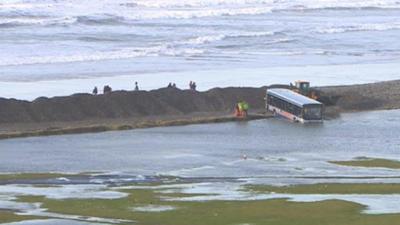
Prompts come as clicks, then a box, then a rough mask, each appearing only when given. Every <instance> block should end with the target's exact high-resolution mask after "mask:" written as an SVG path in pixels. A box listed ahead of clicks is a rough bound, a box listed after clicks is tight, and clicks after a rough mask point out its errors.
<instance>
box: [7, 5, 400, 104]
mask: <svg viewBox="0 0 400 225" xmlns="http://www.w3.org/2000/svg"><path fill="white" fill-rule="evenodd" d="M399 15H400V2H399V1H396V0H355V1H347V0H324V1H322V0H188V1H177V0H86V1H79V0H2V1H0V87H1V88H0V96H2V97H16V98H23V99H30V100H31V99H34V98H36V97H38V96H42V95H45V96H54V95H66V94H72V93H74V92H89V91H90V90H91V89H92V88H93V87H94V86H95V85H96V86H99V87H100V88H101V87H102V86H103V85H105V84H109V85H111V86H112V87H113V88H114V89H133V87H134V82H135V81H139V85H140V88H141V89H154V88H159V87H163V86H166V85H167V84H168V83H169V82H175V83H177V85H178V87H180V88H187V84H188V83H189V81H190V80H195V81H197V85H198V87H199V89H200V90H205V89H208V88H211V87H215V86H221V87H223V86H231V85H233V86H261V85H267V84H271V83H278V82H282V83H289V82H293V81H294V80H297V79H308V80H310V81H311V82H312V84H316V85H332V84H351V83H366V82H374V81H379V80H390V79H397V78H399V77H400V74H399V72H398V71H400V70H399V65H400V64H399V63H400V57H399V56H400V42H399V41H398V40H399V39H400V16H399Z"/></svg>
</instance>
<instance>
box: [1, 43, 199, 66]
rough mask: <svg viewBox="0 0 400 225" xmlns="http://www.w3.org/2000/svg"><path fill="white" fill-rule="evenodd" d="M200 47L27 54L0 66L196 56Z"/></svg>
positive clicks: (5, 60)
mask: <svg viewBox="0 0 400 225" xmlns="http://www.w3.org/2000/svg"><path fill="white" fill-rule="evenodd" d="M204 52H205V51H204V50H201V49H193V48H185V49H173V48H168V47H166V46H155V47H147V48H135V49H121V50H115V51H103V52H102V51H98V52H93V53H86V54H72V55H49V56H28V57H19V58H9V59H2V60H1V61H0V66H18V65H32V64H52V63H73V62H85V61H102V60H116V59H130V58H137V57H146V56H147V57H155V56H182V57H185V56H196V55H200V54H203V53H204Z"/></svg>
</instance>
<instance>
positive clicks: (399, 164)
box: [329, 157, 400, 169]
mask: <svg viewBox="0 0 400 225" xmlns="http://www.w3.org/2000/svg"><path fill="white" fill-rule="evenodd" d="M329 162H330V163H333V164H337V165H341V166H355V167H379V168H388V169H400V161H397V160H390V159H381V158H368V157H358V158H355V159H354V160H349V161H329Z"/></svg>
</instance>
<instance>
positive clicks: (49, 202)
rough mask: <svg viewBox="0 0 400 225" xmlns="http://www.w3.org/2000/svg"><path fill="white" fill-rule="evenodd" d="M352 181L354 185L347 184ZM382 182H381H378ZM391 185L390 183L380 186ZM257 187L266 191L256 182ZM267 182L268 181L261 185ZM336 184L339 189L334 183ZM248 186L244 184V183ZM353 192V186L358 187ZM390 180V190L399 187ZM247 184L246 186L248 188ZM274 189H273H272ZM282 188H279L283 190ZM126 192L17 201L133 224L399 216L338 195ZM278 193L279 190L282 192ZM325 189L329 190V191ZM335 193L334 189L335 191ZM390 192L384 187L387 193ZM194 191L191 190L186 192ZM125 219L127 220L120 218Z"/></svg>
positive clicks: (356, 224) (278, 223)
mask: <svg viewBox="0 0 400 225" xmlns="http://www.w3.org/2000/svg"><path fill="white" fill-rule="evenodd" d="M337 185H339V186H331V188H332V190H333V187H335V189H336V190H337V189H339V190H342V192H343V193H348V192H347V191H346V192H345V191H344V190H345V188H348V187H351V186H350V185H348V186H341V184H337ZM351 185H354V184H351ZM363 185H367V186H368V185H369V184H359V185H358V184H357V185H355V186H353V189H352V190H353V191H356V193H370V192H374V193H381V194H384V193H388V191H386V188H383V187H381V189H378V190H377V191H372V190H373V189H374V188H376V186H374V187H373V186H368V188H367V189H362V186H363ZM382 185H384V184H382ZM384 186H388V187H391V188H392V185H391V184H389V185H384ZM257 187H258V189H255V186H253V189H255V190H257V191H269V190H271V189H269V188H267V190H265V189H261V187H262V186H257ZM265 187H269V186H264V188H265ZM337 187H339V188H337ZM247 188H249V189H250V187H247ZM303 188H308V189H309V190H312V191H308V193H327V192H323V191H321V190H320V189H319V186H315V185H314V186H312V185H310V186H308V187H305V186H301V187H298V190H301V189H303ZM360 188H361V190H359V191H357V189H360ZM398 188H399V187H398V186H396V185H395V188H394V190H396V192H397V190H399V192H400V189H398ZM253 189H251V190H253ZM275 190H277V189H275ZM283 190H284V189H283ZM123 191H124V192H126V193H128V194H129V196H128V197H125V198H120V199H63V200H57V199H47V198H45V197H42V196H23V197H20V199H19V201H26V202H41V203H43V205H42V207H43V208H47V209H48V211H50V212H55V213H61V214H69V215H81V216H90V217H101V218H108V219H123V220H131V221H136V223H135V224H143V225H159V224H163V225H187V224H191V225H214V224H215V225H217V224H218V225H225V224H226V225H228V224H229V225H231V224H259V225H264V224H265V225H272V224H273V225H309V224H318V225H337V224H346V225H372V224H374V225H376V224H380V225H393V224H396V223H397V222H398V221H400V214H382V215H375V214H374V215H370V214H363V213H361V211H362V210H364V209H365V206H362V205H360V204H357V203H353V202H348V201H342V200H325V201H317V202H292V201H287V200H286V199H272V200H271V199H270V200H254V201H225V200H214V201H172V200H170V201H166V200H165V197H166V196H165V195H164V194H163V193H159V192H158V191H157V189H156V190H153V189H151V190H149V189H133V190H123ZM282 192H283V191H282ZM292 192H293V193H304V192H303V191H296V190H294V191H291V193H292ZM329 192H331V191H329ZM335 192H336V191H335ZM390 192H392V193H394V191H389V193H390ZM189 195H191V194H182V196H179V193H175V194H173V196H174V197H187V196H189ZM192 196H197V195H192ZM143 205H158V206H170V207H173V208H175V209H174V210H168V211H160V212H143V211H140V212H139V211H134V207H138V206H139V207H140V206H143ZM123 224H130V223H123Z"/></svg>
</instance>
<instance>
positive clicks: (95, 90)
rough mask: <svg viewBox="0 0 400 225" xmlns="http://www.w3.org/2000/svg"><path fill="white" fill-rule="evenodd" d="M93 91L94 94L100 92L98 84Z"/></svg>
mask: <svg viewBox="0 0 400 225" xmlns="http://www.w3.org/2000/svg"><path fill="white" fill-rule="evenodd" d="M92 93H93V95H97V93H99V90H97V86H95V87H94V89H93V91H92Z"/></svg>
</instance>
